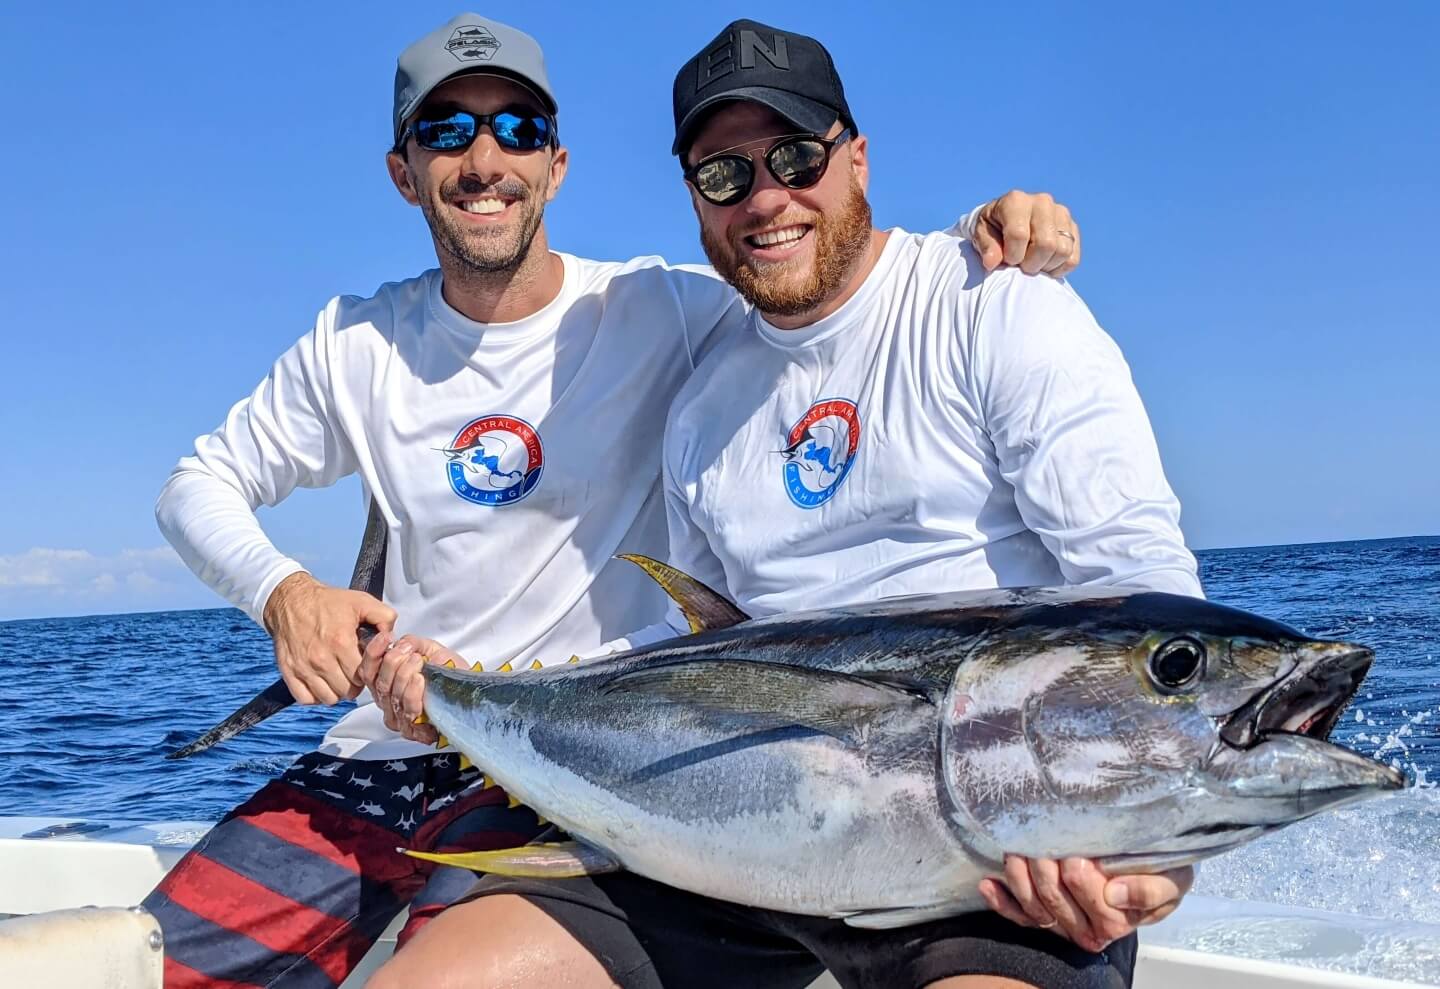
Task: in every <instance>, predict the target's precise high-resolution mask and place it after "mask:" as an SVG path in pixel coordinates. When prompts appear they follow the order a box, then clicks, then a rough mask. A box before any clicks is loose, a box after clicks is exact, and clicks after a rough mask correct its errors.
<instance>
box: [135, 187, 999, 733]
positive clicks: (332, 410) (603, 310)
mask: <svg viewBox="0 0 1440 989" xmlns="http://www.w3.org/2000/svg"><path fill="white" fill-rule="evenodd" d="M981 208H983V207H976V208H975V209H974V210H972V211H971V212H970V213H969V214H968V215H967V216H965V217H963V218H962V219H961V220H960V221H959V222H958V223H957V224H956V225H955V227H953V228H951V229H952V230H953V231H954V232H956V233H958V234H960V235H962V236H964V235H968V233H969V232H971V231H973V230H974V228H975V223H976V218H977V216H978V213H979V211H980V209H981ZM560 257H561V259H562V261H563V263H564V267H565V277H564V281H563V284H562V287H561V291H560V294H559V296H558V297H557V298H556V299H555V300H553V301H552V302H551V303H550V304H549V305H547V306H546V307H545V308H544V309H542V310H541V311H539V312H537V313H535V314H533V315H531V316H529V317H526V318H525V319H522V320H518V321H516V322H513V323H504V324H481V323H476V322H474V321H472V320H469V319H467V318H465V317H464V316H463V315H461V314H460V313H458V312H456V311H455V310H454V309H452V308H451V307H450V306H449V305H448V304H447V303H446V302H445V300H444V298H443V296H442V294H441V278H440V274H439V272H438V271H430V272H426V273H425V274H423V275H421V276H419V277H417V278H412V279H409V280H406V281H401V282H395V283H392V284H388V285H385V286H382V287H381V288H380V290H379V291H377V292H376V293H375V295H374V296H371V297H369V298H359V297H354V296H342V297H339V298H336V299H334V300H332V301H331V303H330V304H329V305H328V306H327V307H326V308H325V309H324V311H322V312H321V314H320V316H319V318H318V319H317V321H316V325H315V328H314V330H313V331H312V332H310V333H309V334H307V335H306V336H304V337H303V338H302V339H301V340H300V341H299V342H298V343H296V344H295V346H294V347H292V348H291V349H290V350H289V351H287V352H286V353H285V354H284V355H283V356H282V357H281V358H280V360H279V361H278V362H277V363H276V364H275V366H274V368H273V369H272V370H271V372H270V374H269V376H268V377H267V378H266V379H265V380H264V381H263V382H261V384H260V385H259V386H258V387H257V388H256V390H255V392H254V393H253V394H252V395H251V396H249V397H248V398H246V399H244V400H242V401H241V402H239V403H238V404H236V405H235V407H234V408H232V409H231V410H230V413H229V415H228V416H227V417H226V420H225V422H224V424H222V425H221V426H220V428H219V429H217V430H216V431H215V432H214V433H211V434H210V435H208V436H202V437H200V438H199V439H198V440H197V441H196V445H195V453H194V455H193V456H188V457H185V458H183V459H182V460H181V461H180V463H179V464H178V465H177V466H176V468H175V470H174V472H173V473H172V474H171V476H170V479H169V480H168V481H167V482H166V484H165V486H164V488H163V490H162V491H161V494H160V498H159V502H158V504H157V506H156V517H157V520H158V521H159V524H160V528H161V531H162V532H163V533H164V534H165V536H166V538H167V539H169V541H170V542H171V544H172V545H174V546H175V548H176V550H177V551H178V552H179V553H180V556H181V557H182V558H183V559H184V560H185V562H186V563H187V564H188V565H189V566H190V568H191V569H192V570H194V571H195V573H196V574H197V575H198V576H199V577H200V578H201V579H202V580H204V581H205V582H206V583H207V584H209V585H210V586H211V587H212V588H214V589H215V590H216V591H217V592H219V593H220V594H221V595H222V596H224V597H225V598H226V599H227V600H229V601H231V602H232V603H234V604H235V605H236V606H237V607H240V608H242V609H244V610H245V611H246V612H247V613H248V614H249V615H250V616H251V617H252V618H254V619H255V620H256V621H257V622H259V621H260V620H261V616H262V615H263V613H264V609H265V603H266V601H267V600H268V599H269V596H270V594H271V592H272V591H273V590H274V589H275V587H276V586H277V585H278V584H279V583H280V581H282V580H284V579H285V578H286V577H288V576H290V575H291V574H293V573H296V572H298V571H300V570H303V569H304V568H303V566H302V565H301V564H300V563H299V562H298V561H296V560H295V559H293V558H292V557H290V556H287V555H286V554H284V553H282V552H281V551H280V550H278V549H277V548H276V547H275V546H274V545H273V544H271V542H270V540H269V539H268V538H267V537H266V535H265V533H264V532H263V531H262V530H261V528H260V526H259V523H258V522H257V521H256V519H255V516H254V510H255V509H256V508H257V507H258V506H259V505H262V504H264V505H274V504H276V503H278V502H280V501H282V500H283V499H284V498H285V497H287V496H288V495H289V494H290V493H291V492H292V491H293V490H294V489H295V488H297V487H321V486H325V485H329V484H333V483H334V482H335V481H336V480H338V479H340V478H341V477H344V476H346V475H349V474H352V473H359V474H360V476H361V480H362V482H363V485H364V488H365V492H366V495H367V497H373V498H374V500H375V502H376V503H377V504H378V505H379V507H380V510H381V512H382V513H383V514H384V517H385V519H386V520H387V522H388V523H389V531H388V542H389V547H390V551H389V554H388V558H387V561H386V571H385V592H384V597H385V600H386V602H387V603H388V604H390V605H391V606H392V607H394V608H395V609H396V611H397V613H398V614H399V630H400V631H402V632H403V631H415V632H417V633H420V634H423V635H427V636H430V637H432V638H435V639H438V640H440V641H442V642H445V643H446V644H447V645H450V646H451V647H453V648H455V649H456V650H457V651H458V652H460V653H461V654H462V655H464V656H467V657H468V658H470V659H471V660H477V659H478V660H481V661H483V662H484V663H485V666H486V667H487V668H490V667H492V665H494V664H499V663H502V662H505V661H510V662H512V663H514V664H515V665H516V666H517V667H519V666H520V665H522V664H524V665H528V664H529V663H531V662H533V661H535V660H539V661H541V662H542V663H543V662H558V661H563V660H564V659H566V658H568V657H569V656H571V655H572V654H575V653H581V654H586V653H590V652H593V651H594V650H595V649H596V648H597V647H600V646H601V645H602V643H605V642H607V641H610V640H614V639H615V638H616V636H618V635H620V634H621V633H622V632H624V631H625V630H627V629H637V628H642V627H646V628H648V629H649V631H648V632H647V633H645V634H644V635H641V636H639V637H635V638H633V639H632V640H629V641H633V642H634V643H635V644H639V643H641V642H643V641H646V638H645V636H647V635H648V637H649V638H655V637H659V636H660V635H662V634H667V635H668V634H669V632H670V630H669V628H668V626H663V619H662V615H663V614H664V610H665V606H664V601H663V597H662V596H661V595H660V594H659V593H658V592H657V591H656V589H655V588H654V587H653V585H651V584H650V582H649V580H648V579H647V578H645V577H644V576H643V575H642V574H640V573H639V571H638V570H636V569H635V568H634V567H632V566H631V565H629V564H627V563H623V562H617V561H615V560H614V559H613V557H614V556H615V555H616V554H617V553H624V552H638V553H644V554H646V555H649V556H655V557H660V558H664V557H666V556H667V555H668V552H667V549H666V535H665V528H666V524H665V518H664V512H665V510H664V505H663V495H662V492H661V486H660V456H661V452H660V451H661V438H662V435H663V430H664V422H665V416H666V412H667V411H668V409H669V406H670V403H671V401H672V400H673V398H674V397H675V395H676V393H677V392H678V390H679V388H680V386H681V385H682V384H683V383H684V381H685V380H686V379H687V378H688V377H689V376H690V374H691V372H692V371H693V369H694V366H695V363H696V360H697V358H698V357H699V356H700V355H701V354H702V353H703V352H704V350H705V348H707V347H711V346H714V345H717V342H718V341H719V340H722V339H724V338H725V337H727V336H729V335H731V334H733V333H737V332H743V331H744V329H745V327H746V325H747V320H748V309H747V307H746V306H745V305H744V303H743V302H742V301H741V300H740V299H739V297H738V296H737V295H736V294H735V293H734V290H733V289H731V288H730V287H729V286H728V285H726V284H724V283H723V282H722V281H720V280H719V278H718V277H716V276H715V274H714V272H713V271H711V270H710V269H709V268H704V267H692V266H678V267H672V266H668V265H666V264H665V263H664V262H663V261H661V260H660V259H658V258H639V259H635V260H632V261H628V262H623V263H622V262H597V261H589V260H585V259H582V258H577V257H573V256H571V255H565V254H562V255H560ZM647 623H651V624H648V625H647ZM662 626H663V632H662ZM626 641H627V640H625V639H621V640H619V643H618V644H624V643H625V642H626ZM361 701H362V702H361V704H360V706H359V707H357V708H356V710H354V711H352V712H351V713H349V714H348V715H346V716H345V717H344V718H343V719H342V720H341V721H340V722H339V723H338V724H337V725H336V726H335V727H334V728H333V729H332V730H331V731H330V733H329V734H328V735H327V736H326V738H325V741H324V742H323V744H322V745H321V750H322V751H324V752H327V753H330V754H333V755H337V756H345V757H352V758H365V759H391V758H403V757H405V756H409V755H414V754H417V753H421V752H425V751H429V749H428V747H426V746H423V745H420V744H418V743H415V742H410V741H407V740H405V739H403V738H401V737H400V736H399V735H397V734H395V733H393V732H390V731H389V730H388V729H386V728H385V727H384V723H383V720H382V718H381V716H380V712H379V711H378V710H377V709H376V708H375V706H374V705H373V704H370V703H366V701H368V695H363V696H362V699H361Z"/></svg>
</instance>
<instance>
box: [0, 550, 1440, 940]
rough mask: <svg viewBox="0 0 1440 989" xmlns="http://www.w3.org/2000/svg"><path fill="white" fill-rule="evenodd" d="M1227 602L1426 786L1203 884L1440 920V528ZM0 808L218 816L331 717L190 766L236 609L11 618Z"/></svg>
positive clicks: (1288, 556) (1329, 820) (259, 652)
mask: <svg viewBox="0 0 1440 989" xmlns="http://www.w3.org/2000/svg"><path fill="white" fill-rule="evenodd" d="M1200 563H1201V571H1202V576H1203V579H1204V582H1205V587H1206V590H1207V593H1208V594H1209V596H1210V597H1211V598H1212V599H1213V600H1216V601H1221V602H1224V603H1226V604H1232V605H1236V606H1239V607H1242V608H1246V609H1249V610H1252V611H1256V612H1259V613H1261V614H1264V615H1268V616H1270V617H1272V618H1277V619H1280V620H1282V621H1285V622H1288V623H1290V624H1293V625H1295V626H1297V627H1299V628H1300V629H1302V630H1304V631H1306V632H1309V633H1311V634H1314V635H1316V636H1321V637H1327V638H1338V639H1347V640H1352V641H1357V642H1363V643H1366V644H1368V645H1370V646H1372V647H1373V648H1374V649H1375V652H1376V662H1375V666H1374V669H1373V671H1372V672H1371V674H1370V678H1369V680H1368V681H1367V682H1366V685H1365V687H1364V689H1363V690H1362V693H1361V696H1360V699H1359V701H1358V703H1357V704H1356V705H1355V706H1354V707H1352V708H1351V709H1350V710H1349V711H1348V712H1347V713H1346V715H1345V717H1344V720H1343V721H1342V723H1341V724H1340V726H1339V727H1338V728H1337V729H1336V731H1335V738H1336V739H1337V740H1338V741H1341V742H1343V743H1345V744H1347V745H1349V746H1351V747H1353V748H1355V749H1357V750H1359V751H1361V752H1364V753H1367V754H1369V755H1373V756H1377V757H1379V758H1382V759H1384V760H1386V761H1389V762H1392V763H1394V764H1395V765H1397V766H1400V767H1403V768H1404V769H1405V770H1406V771H1408V772H1409V773H1410V774H1411V775H1412V777H1413V778H1415V779H1416V780H1417V782H1418V783H1419V787H1418V788H1417V789H1415V790H1413V791H1411V792H1408V793H1406V794H1404V795H1401V796H1399V797H1395V798H1390V799H1387V800H1384V801H1378V802H1376V803H1374V804H1366V805H1362V806H1360V807H1357V808H1347V809H1345V810H1342V811H1339V812H1336V813H1334V814H1329V815H1325V816H1324V817H1321V818H1318V819H1315V820H1313V821H1310V822H1306V823H1305V824H1303V825H1300V826H1297V827H1296V828H1292V829H1290V830H1289V831H1286V832H1282V833H1281V834H1280V835H1276V836H1273V837H1272V838H1269V839H1266V840H1265V841H1262V842H1258V843H1256V844H1255V845H1252V846H1249V847H1248V848H1246V849H1242V850H1240V851H1239V852H1235V853H1231V854H1230V855H1229V856H1226V857H1224V858H1222V859H1219V860H1217V861H1215V862H1212V863H1209V864H1207V866H1206V867H1205V868H1204V869H1203V870H1202V875H1201V883H1200V887H1199V888H1200V889H1201V891H1204V892H1211V893H1216V894H1221V895H1228V896H1234V897H1237V898H1241V899H1251V900H1256V899H1258V900H1270V901H1273V902H1283V903H1290V904H1294V905H1297V906H1312V907H1317V908H1330V909H1347V910H1349V911H1351V912H1355V913H1365V914H1369V915H1371V916H1385V917H1394V918H1396V919H1407V920H1415V921H1424V922H1427V923H1440V791H1437V790H1436V789H1434V788H1433V784H1432V783H1431V782H1430V781H1431V780H1437V781H1440V736H1437V727H1440V683H1437V681H1440V537H1436V536H1430V537H1416V538H1407V539H1386V540H1374V541H1366V542H1345V543H1316V544H1308V545H1301V546H1270V547H1258V548H1249V549H1227V550H1212V551H1208V552H1203V553H1201V554H1200ZM0 671H3V676H0V815H32V816H70V817H92V818H101V819H107V820H111V821H114V820H121V819H132V820H162V819H183V820H197V821H210V820H214V819H216V818H217V817H219V816H220V815H221V814H222V813H223V812H224V811H225V810H226V809H228V808H229V807H230V806H232V805H233V804H235V803H237V802H239V801H240V800H242V799H243V798H245V797H246V796H248V795H249V794H250V793H251V792H253V791H254V790H255V789H256V788H258V787H259V786H260V785H261V784H262V783H264V782H265V781H266V780H268V779H270V778H271V777H272V776H274V775H276V774H277V773H279V772H280V771H281V770H282V769H283V768H284V767H285V766H286V765H288V764H289V762H290V761H291V760H292V759H293V758H295V757H296V756H297V755H299V754H300V753H302V752H304V751H306V750H307V749H309V748H311V747H313V746H314V744H315V743H316V742H317V741H318V740H319V738H320V736H321V735H322V734H323V732H324V730H325V728H326V726H327V725H328V724H330V723H331V722H332V721H334V720H335V717H336V712H334V711H330V710H325V709H314V708H311V709H293V710H290V711H287V712H285V713H282V714H281V715H278V716H277V717H275V718H273V719H272V720H271V721H270V722H268V723H266V724H264V725H262V726H261V727H259V728H256V729H254V730H252V731H251V732H249V733H247V734H245V735H243V736H241V737H240V738H238V739H236V740H234V741H231V742H229V743H227V744H225V745H223V746H221V747H219V748H216V749H212V750H210V751H208V752H205V753H203V754H201V755H198V756H195V757H193V758H191V759H188V760H184V761H180V762H167V761H164V759H163V758H162V757H163V755H164V754H165V753H166V752H167V751H169V750H171V749H173V748H175V747H177V746H178V745H180V744H182V743H184V742H187V741H189V740H190V739H192V738H193V737H195V736H196V735H198V734H199V733H200V732H201V731H203V730H204V729H206V728H208V727H210V726H211V725H213V724H214V723H215V722H216V721H218V720H220V719H221V718H223V717H224V716H225V715H227V714H229V713H230V712H231V711H232V710H234V709H235V708H236V707H237V706H239V705H240V704H241V703H243V702H244V701H246V700H248V699H249V698H250V696H251V695H252V694H254V693H255V692H256V691H257V690H259V689H260V688H261V687H263V686H265V685H267V684H269V683H270V682H271V681H272V680H273V679H274V677H275V668H274V661H273V659H272V656H271V651H270V643H269V639H268V638H267V637H266V635H265V634H264V633H263V632H262V631H261V630H260V629H259V628H257V627H256V626H255V625H253V624H252V623H251V622H250V621H249V620H248V619H247V618H246V617H245V616H244V615H243V614H241V613H240V612H239V611H235V610H230V609H217V610H213V611H181V612H161V613H155V614H140V615H108V616H97V617H90V618H66V619H46V620H35V621H16V622H3V623H0Z"/></svg>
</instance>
